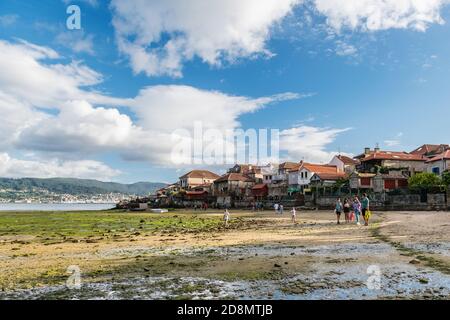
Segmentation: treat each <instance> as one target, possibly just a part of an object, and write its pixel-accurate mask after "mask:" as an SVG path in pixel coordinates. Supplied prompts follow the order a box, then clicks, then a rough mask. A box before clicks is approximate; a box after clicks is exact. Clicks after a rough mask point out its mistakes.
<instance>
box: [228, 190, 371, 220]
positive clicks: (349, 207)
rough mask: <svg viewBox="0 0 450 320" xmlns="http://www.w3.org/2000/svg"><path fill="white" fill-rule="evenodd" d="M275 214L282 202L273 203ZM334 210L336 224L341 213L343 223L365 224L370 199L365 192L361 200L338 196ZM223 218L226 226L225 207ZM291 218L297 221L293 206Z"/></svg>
mask: <svg viewBox="0 0 450 320" xmlns="http://www.w3.org/2000/svg"><path fill="white" fill-rule="evenodd" d="M274 209H275V213H276V214H283V213H284V207H283V205H282V204H278V203H276V204H275V205H274ZM334 212H335V214H336V217H337V224H341V215H342V213H344V216H345V223H351V222H353V221H356V224H357V225H361V218H362V221H363V223H364V225H365V226H368V225H369V220H370V216H371V212H370V200H369V198H368V197H367V194H366V193H364V194H363V196H362V198H361V200H360V199H359V197H358V196H355V197H353V199H349V198H345V199H344V202H342V201H341V199H340V198H339V199H338V200H337V201H336V206H335V209H334ZM223 220H224V223H225V226H228V223H229V221H230V212H229V211H228V209H225V212H224V215H223ZM291 220H292V222H293V223H294V224H296V223H297V209H296V208H295V207H293V208H292V210H291Z"/></svg>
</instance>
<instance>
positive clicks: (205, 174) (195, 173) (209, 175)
mask: <svg viewBox="0 0 450 320" xmlns="http://www.w3.org/2000/svg"><path fill="white" fill-rule="evenodd" d="M219 177H220V176H219V175H217V174H215V173H214V172H211V171H208V170H192V171H190V172H188V173H186V174H185V175H183V176H181V177H180V179H184V178H204V179H217V178H219Z"/></svg>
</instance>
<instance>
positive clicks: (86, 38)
mask: <svg viewBox="0 0 450 320" xmlns="http://www.w3.org/2000/svg"><path fill="white" fill-rule="evenodd" d="M56 41H57V42H58V43H59V44H61V45H63V46H65V47H67V48H70V49H71V50H73V51H74V52H76V53H82V52H84V53H87V54H90V55H95V50H94V36H93V35H92V34H87V35H85V33H84V31H83V30H79V31H76V30H73V31H64V32H60V33H59V34H58V35H57V36H56Z"/></svg>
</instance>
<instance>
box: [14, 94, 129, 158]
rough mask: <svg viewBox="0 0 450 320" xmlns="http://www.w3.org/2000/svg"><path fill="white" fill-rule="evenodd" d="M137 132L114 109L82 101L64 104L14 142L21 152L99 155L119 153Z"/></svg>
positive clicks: (31, 126)
mask: <svg viewBox="0 0 450 320" xmlns="http://www.w3.org/2000/svg"><path fill="white" fill-rule="evenodd" d="M133 130H137V129H136V127H135V126H134V125H133V123H132V121H131V119H130V118H129V117H128V116H127V115H124V114H121V113H120V112H119V111H118V110H117V109H115V108H110V109H106V108H102V107H98V108H95V107H93V106H92V105H91V104H89V103H88V102H86V101H68V102H66V103H64V104H63V105H61V107H60V112H59V113H58V114H57V115H47V116H46V117H45V118H43V119H42V120H41V121H38V122H35V123H34V124H33V125H30V126H28V127H26V128H25V129H24V130H22V131H21V133H20V135H19V136H18V138H17V142H16V145H17V146H19V147H21V148H26V149H30V150H39V151H50V152H101V151H103V150H111V149H120V148H122V147H124V146H126V145H127V144H128V143H130V141H132V138H133V137H132V133H133Z"/></svg>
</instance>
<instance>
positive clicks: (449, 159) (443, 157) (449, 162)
mask: <svg viewBox="0 0 450 320" xmlns="http://www.w3.org/2000/svg"><path fill="white" fill-rule="evenodd" d="M426 167H427V172H431V173H434V174H437V175H441V174H442V173H443V172H445V171H448V170H450V149H449V150H447V151H444V152H442V153H441V154H438V155H436V156H434V157H433V158H431V159H428V160H427V162H426Z"/></svg>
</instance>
